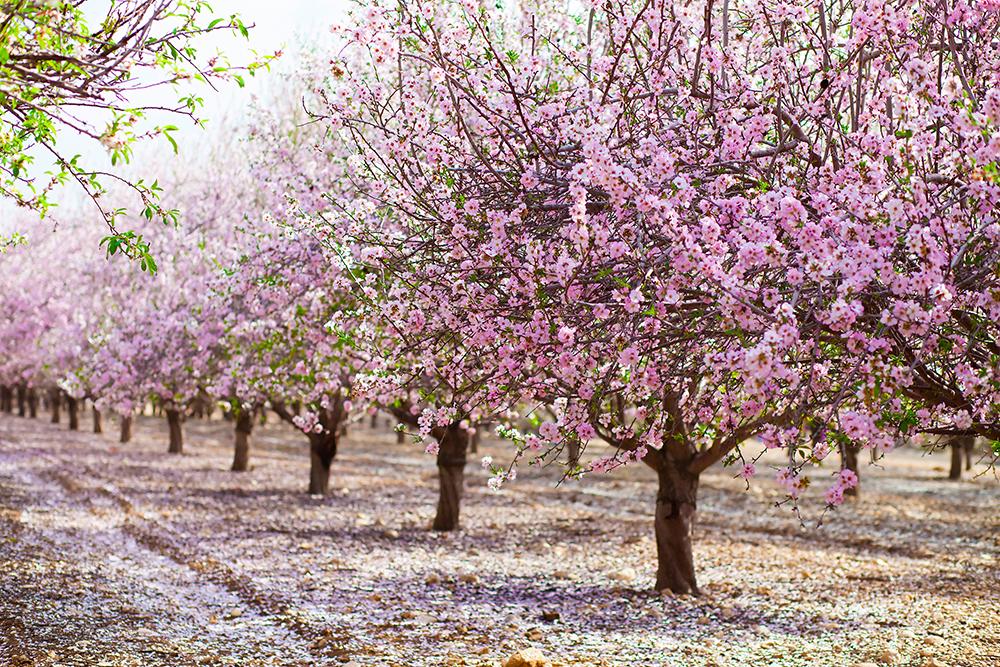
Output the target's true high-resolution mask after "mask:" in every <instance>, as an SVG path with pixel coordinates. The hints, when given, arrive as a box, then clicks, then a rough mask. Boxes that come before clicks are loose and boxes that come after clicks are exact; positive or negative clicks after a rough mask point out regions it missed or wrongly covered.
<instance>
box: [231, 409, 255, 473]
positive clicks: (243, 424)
mask: <svg viewBox="0 0 1000 667" xmlns="http://www.w3.org/2000/svg"><path fill="white" fill-rule="evenodd" d="M233 432H234V436H235V442H234V446H233V467H232V470H233V472H246V471H247V470H249V469H250V433H251V432H253V413H252V412H251V411H248V410H241V411H240V413H239V415H238V416H237V417H236V426H235V427H234V428H233Z"/></svg>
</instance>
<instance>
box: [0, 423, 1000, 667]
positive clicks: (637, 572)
mask: <svg viewBox="0 0 1000 667" xmlns="http://www.w3.org/2000/svg"><path fill="white" fill-rule="evenodd" d="M112 426H113V425H112V424H106V428H108V427H112ZM64 428H65V427H61V426H56V425H52V424H49V423H45V422H44V421H42V420H27V419H20V418H17V417H11V416H8V415H2V416H0V665H8V664H9V665H14V666H17V667H23V666H28V665H32V666H36V665H37V666H39V667H41V666H46V667H48V666H55V665H87V666H93V665H115V666H118V665H137V666H138V665H143V666H145V665H164V666H166V665H171V666H174V665H241V666H242V665H248V666H249V665H344V664H348V665H499V664H500V663H501V662H502V660H503V659H504V658H505V657H507V656H509V655H511V654H513V653H514V652H515V651H517V650H519V649H523V648H528V647H536V648H539V649H541V650H542V651H543V652H544V653H545V655H546V656H548V657H549V658H550V659H551V660H552V661H553V663H554V664H555V665H559V664H562V665H733V666H737V665H739V666H743V665H803V666H805V665H838V666H840V665H853V664H855V663H864V662H870V663H875V664H896V665H919V666H924V665H927V666H932V665H948V666H950V667H955V666H970V667H971V666H983V667H986V666H993V665H997V664H1000V639H998V638H997V635H996V630H995V621H996V619H997V618H998V617H1000V596H998V593H997V591H1000V569H998V560H997V559H998V554H1000V542H998V540H1000V531H998V528H1000V522H998V515H997V508H998V499H1000V486H998V484H997V482H996V480H995V478H994V477H992V476H991V475H988V474H986V475H981V476H979V477H975V478H973V475H974V474H975V473H976V472H977V471H976V470H973V471H972V472H971V473H966V474H965V479H964V480H963V481H960V482H949V481H947V480H945V479H943V478H944V476H945V473H944V471H943V469H942V467H941V466H943V465H946V464H947V456H946V455H943V454H937V455H933V456H926V455H923V454H922V453H921V452H919V451H917V450H902V451H899V452H894V453H893V454H892V455H891V456H890V457H889V458H888V459H886V460H885V462H884V467H874V466H869V467H866V468H864V469H863V470H862V498H861V500H860V501H858V502H851V503H847V504H845V505H844V506H843V507H842V508H841V509H839V510H838V511H837V512H835V513H833V514H832V515H830V514H828V515H826V516H825V517H824V520H823V525H822V527H820V528H816V527H815V526H808V527H803V526H802V525H801V523H800V521H799V519H798V518H797V517H796V516H795V515H794V514H793V513H792V512H790V511H789V510H788V509H786V508H783V507H782V508H776V507H774V505H773V503H774V501H776V500H779V499H780V496H779V494H778V492H777V490H776V489H775V488H774V486H773V485H771V484H770V483H768V482H761V483H758V484H755V488H754V490H753V491H751V492H746V491H744V490H743V485H742V481H741V480H738V479H733V478H732V476H731V473H730V471H728V470H722V469H718V470H712V471H710V472H709V473H707V475H706V477H705V479H704V481H703V483H702V489H701V495H700V499H699V507H698V510H699V515H698V523H697V527H696V541H695V556H696V561H697V565H698V567H699V577H700V582H701V584H702V585H703V590H704V593H705V594H704V595H703V596H702V597H700V598H690V597H683V598H674V597H661V596H658V595H655V594H653V593H651V592H650V589H651V587H652V584H653V573H654V570H655V544H654V542H653V539H652V517H651V508H652V505H653V499H654V497H655V478H654V476H653V474H652V473H651V472H650V471H648V470H647V469H645V467H644V466H640V465H636V466H631V467H629V468H628V469H626V470H618V471H616V472H614V473H611V474H609V475H604V476H599V477H598V476H595V477H592V478H588V479H586V480H584V481H581V482H567V483H565V484H563V485H561V486H557V485H556V482H557V481H558V474H557V473H556V472H555V471H545V470H533V471H530V472H528V471H523V470H522V474H521V476H520V478H519V479H518V480H517V481H516V482H513V483H508V484H507V485H506V486H505V487H504V489H503V490H502V491H500V492H498V493H494V492H491V491H489V490H488V489H487V487H486V484H485V480H486V476H487V473H486V472H484V471H483V470H482V469H481V468H480V467H479V466H478V465H476V461H477V460H478V458H476V457H474V459H473V460H472V461H471V462H470V464H469V466H468V470H467V475H466V495H465V498H464V502H463V508H462V524H463V530H461V531H459V532H457V533H451V534H440V533H433V532H431V531H430V530H429V529H428V528H429V525H430V521H431V518H432V516H433V511H434V505H435V502H436V490H437V483H436V468H435V466H434V459H433V457H431V456H428V455H426V454H424V453H423V452H422V449H421V448H420V447H418V446H416V445H413V444H409V443H407V444H402V445H400V444H397V443H396V437H395V435H394V434H393V433H391V432H390V431H389V429H388V428H387V427H386V426H384V425H383V423H381V422H380V427H379V428H378V429H375V430H372V429H370V428H369V427H368V426H367V425H365V426H362V425H360V424H356V425H354V426H352V429H351V431H350V433H349V434H348V436H347V438H346V439H345V440H344V441H343V443H342V446H341V452H340V454H339V456H338V458H337V460H336V461H334V464H333V473H332V482H331V485H332V493H331V495H330V496H329V497H327V498H319V497H310V496H308V495H306V494H305V492H304V489H305V487H306V484H307V481H308V456H307V450H306V446H305V439H304V437H303V436H301V434H298V433H296V432H294V431H292V430H290V429H288V428H285V427H284V426H282V425H280V424H270V425H268V426H266V427H262V428H258V429H257V432H256V433H255V434H254V443H253V446H254V449H253V452H252V455H251V462H252V465H253V469H252V470H251V471H250V472H248V473H232V472H229V471H228V468H229V464H230V462H231V457H232V454H231V438H232V431H231V424H230V423H228V422H225V421H220V420H216V421H201V420H193V421H190V422H188V423H187V424H186V428H187V436H188V440H187V443H186V451H187V453H185V454H184V455H182V456H171V455H168V454H166V453H165V451H166V436H165V432H166V428H165V425H164V424H163V423H162V421H161V420H156V419H153V418H141V419H139V420H138V422H137V429H136V437H135V439H134V441H133V442H132V443H129V444H127V445H120V444H118V443H117V442H115V438H114V437H112V436H111V435H104V436H100V435H94V434H91V433H83V432H80V433H68V432H66V431H65V430H64ZM109 430H110V429H109ZM487 454H489V455H492V456H494V458H495V459H497V460H498V461H501V460H504V459H505V458H506V457H505V451H504V448H503V444H502V443H497V442H492V441H489V440H487V441H486V442H485V443H484V444H483V445H482V446H481V448H480V452H479V455H478V456H482V455H487ZM775 463H778V461H777V460H775ZM980 470H981V469H980ZM814 495H821V494H814ZM803 512H804V514H805V515H806V517H807V518H809V519H815V518H817V517H819V515H820V513H821V510H820V508H819V507H818V506H815V505H807V506H805V507H804V508H803Z"/></svg>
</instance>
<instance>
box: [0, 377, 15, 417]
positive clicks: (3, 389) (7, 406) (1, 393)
mask: <svg viewBox="0 0 1000 667" xmlns="http://www.w3.org/2000/svg"><path fill="white" fill-rule="evenodd" d="M12 407H13V406H11V402H10V389H9V388H8V387H7V385H5V384H4V385H0V412H10V411H11V409H12Z"/></svg>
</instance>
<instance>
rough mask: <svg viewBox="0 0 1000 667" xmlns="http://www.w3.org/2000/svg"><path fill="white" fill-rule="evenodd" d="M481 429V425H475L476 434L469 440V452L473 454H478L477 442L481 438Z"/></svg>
mask: <svg viewBox="0 0 1000 667" xmlns="http://www.w3.org/2000/svg"><path fill="white" fill-rule="evenodd" d="M482 428H483V427H482V426H481V425H479V424H476V432H475V433H473V434H472V436H471V437H470V438H469V451H470V452H472V453H473V454H478V453H479V440H480V438H481V437H482V436H481V434H482V432H483V431H482Z"/></svg>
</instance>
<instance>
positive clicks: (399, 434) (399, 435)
mask: <svg viewBox="0 0 1000 667" xmlns="http://www.w3.org/2000/svg"><path fill="white" fill-rule="evenodd" d="M405 442H406V433H404V432H403V431H396V444H397V445H402V444H403V443H405Z"/></svg>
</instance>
